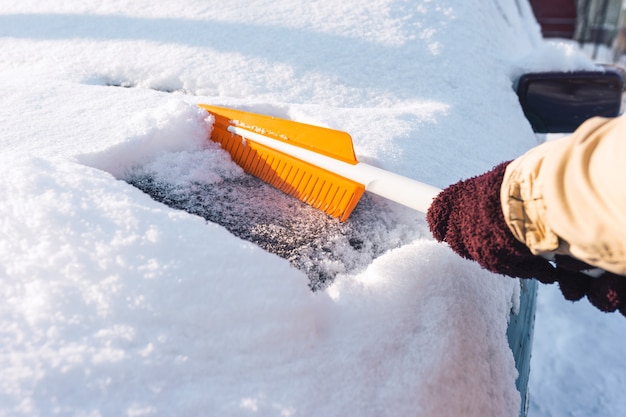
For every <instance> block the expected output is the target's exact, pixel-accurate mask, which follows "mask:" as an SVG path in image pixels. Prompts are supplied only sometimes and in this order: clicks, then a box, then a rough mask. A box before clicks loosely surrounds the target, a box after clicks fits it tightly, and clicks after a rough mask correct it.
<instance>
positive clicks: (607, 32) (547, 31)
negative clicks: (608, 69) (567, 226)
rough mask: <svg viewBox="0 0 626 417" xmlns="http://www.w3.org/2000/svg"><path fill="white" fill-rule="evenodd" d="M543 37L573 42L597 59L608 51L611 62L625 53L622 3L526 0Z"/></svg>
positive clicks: (624, 3) (625, 21) (625, 0)
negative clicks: (587, 48)
mask: <svg viewBox="0 0 626 417" xmlns="http://www.w3.org/2000/svg"><path fill="white" fill-rule="evenodd" d="M530 4H531V6H532V8H533V11H534V13H535V17H536V18H537V21H538V22H539V25H540V26H541V31H542V33H543V36H544V37H545V38H562V39H572V40H575V41H577V42H578V43H579V44H580V45H581V47H584V46H592V55H593V57H594V58H596V57H597V55H598V53H599V51H600V50H601V49H604V50H606V49H610V52H611V53H610V56H611V59H612V60H613V62H618V61H620V60H621V59H623V58H624V57H623V56H624V54H625V53H626V16H625V12H624V9H625V7H626V0H530Z"/></svg>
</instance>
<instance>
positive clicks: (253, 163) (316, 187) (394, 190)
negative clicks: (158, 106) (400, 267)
mask: <svg viewBox="0 0 626 417" xmlns="http://www.w3.org/2000/svg"><path fill="white" fill-rule="evenodd" d="M199 106H200V107H201V108H203V109H205V110H206V111H208V112H209V113H210V114H211V115H213V117H214V118H215V121H214V123H213V129H212V131H211V140H213V141H215V142H218V143H220V144H221V146H222V148H223V149H225V150H226V151H228V153H229V154H230V155H231V158H232V159H233V161H234V162H235V163H236V164H237V165H239V166H241V167H242V168H243V169H244V170H245V171H246V172H248V173H249V174H252V175H254V176H256V177H258V178H260V179H262V180H263V181H265V182H267V183H268V184H270V185H272V186H274V187H276V188H278V189H280V190H282V191H283V192H285V193H287V194H289V195H291V196H294V197H296V198H298V199H299V200H301V201H303V202H305V203H307V204H309V205H311V206H313V207H316V208H318V209H320V210H323V211H324V212H326V213H327V214H329V215H330V216H332V217H336V218H338V219H339V220H340V221H345V220H347V219H348V217H349V216H350V213H351V212H352V210H353V209H354V207H356V205H357V203H358V202H359V199H360V198H361V196H362V195H363V192H364V191H368V192H372V193H374V194H378V195H380V196H382V197H385V198H388V199H390V200H392V201H395V202H397V203H400V204H403V205H405V206H408V207H411V208H413V209H416V210H419V211H421V212H426V210H427V209H428V206H429V205H430V203H431V201H432V199H433V198H434V197H435V196H436V195H437V194H438V193H439V192H440V191H441V190H440V189H438V188H436V187H432V186H430V185H427V184H424V183H421V182H419V181H416V180H413V179H411V178H407V177H403V176H401V175H397V174H394V173H392V172H389V171H385V170H383V169H380V168H377V167H374V166H372V165H367V164H364V163H362V162H359V161H357V159H356V156H355V154H354V148H353V146H352V138H351V137H350V135H349V134H348V133H346V132H342V131H340V130H334V129H328V128H325V127H320V126H314V125H309V124H305V123H300V122H295V121H292V120H286V119H280V118H276V117H272V116H266V115H261V114H256V113H250V112H245V111H241V110H234V109H228V108H222V107H215V106H209V105H205V104H200V105H199Z"/></svg>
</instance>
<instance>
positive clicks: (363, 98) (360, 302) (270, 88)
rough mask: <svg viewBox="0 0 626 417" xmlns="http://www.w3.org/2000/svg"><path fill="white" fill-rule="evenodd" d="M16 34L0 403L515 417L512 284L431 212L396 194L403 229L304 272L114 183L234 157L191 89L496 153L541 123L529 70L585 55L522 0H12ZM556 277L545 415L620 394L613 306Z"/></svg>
mask: <svg viewBox="0 0 626 417" xmlns="http://www.w3.org/2000/svg"><path fill="white" fill-rule="evenodd" d="M0 50H2V54H0V126H2V128H1V131H0V132H1V134H0V146H1V148H2V153H1V155H0V171H1V172H0V192H1V193H2V196H3V203H2V204H0V297H1V302H0V369H2V378H0V415H2V416H49V415H68V416H69V415H72V416H76V415H85V416H87V415H89V416H119V415H128V416H141V415H156V416H166V415H178V416H187V415H189V416H192V415H193V416H198V415H207V416H248V415H260V416H324V417H332V416H360V417H367V416H406V415H419V416H459V415H463V416H516V415H518V410H519V407H520V398H519V393H518V392H517V391H516V389H515V378H516V375H517V372H516V370H515V365H514V361H513V356H512V354H511V351H510V349H509V347H508V344H507V340H506V335H505V332H506V327H507V318H508V315H509V312H510V310H511V309H512V308H513V309H514V308H515V307H516V306H517V303H518V293H519V285H518V283H517V281H515V280H512V279H507V278H503V277H500V276H496V275H492V274H489V273H487V272H485V271H483V270H481V269H480V268H479V267H478V266H477V265H475V264H474V263H471V262H467V261H465V260H462V259H460V258H459V257H458V256H456V255H454V254H453V253H452V252H451V251H450V250H449V249H448V248H447V247H446V246H445V245H441V244H438V243H435V242H434V241H433V240H432V238H430V237H429V236H428V233H427V231H426V230H427V229H426V227H425V224H424V220H423V215H422V214H420V213H416V212H410V211H409V212H407V211H403V210H402V209H401V208H399V207H396V206H392V205H390V206H389V207H390V211H394V212H396V213H397V216H398V217H401V218H404V219H409V220H407V225H408V226H407V227H406V229H407V230H406V232H405V235H406V236H409V237H408V238H407V237H406V236H405V237H403V238H402V239H398V241H399V244H398V245H396V246H398V247H395V248H394V249H390V250H388V251H386V252H385V253H384V254H382V255H381V256H379V257H377V258H376V259H373V260H372V259H370V258H367V257H365V258H358V259H361V261H360V262H361V264H360V265H358V266H357V267H354V268H351V269H350V270H348V271H345V272H341V273H339V274H338V275H337V276H336V277H335V280H334V283H333V284H332V285H330V286H329V287H328V288H326V289H325V290H324V291H317V292H311V291H310V289H309V287H308V279H307V277H306V276H305V274H304V273H303V272H301V271H298V270H296V269H295V268H293V267H291V266H290V265H289V263H288V261H287V260H285V259H282V258H280V257H278V256H275V255H272V254H270V253H267V252H265V251H263V250H262V249H260V248H259V247H257V246H255V245H254V244H252V243H250V242H247V241H244V240H241V239H239V238H236V237H235V236H233V235H232V234H230V233H229V232H228V231H227V230H226V229H224V228H222V227H221V226H218V225H217V224H214V223H211V222H207V221H205V220H203V219H202V218H200V217H198V216H195V215H192V214H189V213H187V212H184V211H180V210H176V209H174V208H170V207H167V206H165V205H163V204H161V203H158V202H156V201H154V200H152V199H151V198H150V197H148V196H147V195H146V194H144V193H143V192H141V191H139V190H138V189H136V188H134V187H133V186H131V185H130V184H128V183H127V182H125V181H123V180H124V179H126V177H127V176H128V175H129V174H130V173H132V172H136V170H141V172H149V173H150V175H152V177H153V178H156V179H158V180H162V181H167V182H168V183H170V184H173V185H174V186H176V187H180V188H181V189H182V190H185V189H190V188H193V187H194V186H195V185H197V184H205V185H206V184H209V185H213V186H219V185H220V184H222V182H224V181H228V180H232V179H236V178H241V177H242V176H243V175H244V174H243V173H242V171H241V169H239V168H238V167H237V166H236V165H234V164H232V163H231V162H230V160H229V158H228V155H227V154H226V153H225V152H223V151H222V150H220V149H219V148H218V147H217V146H215V145H214V144H212V143H207V141H206V136H207V132H208V130H209V129H210V128H211V123H212V121H211V119H210V118H207V114H206V113H204V112H203V111H200V110H199V109H198V108H197V107H196V106H195V104H197V103H208V104H213V105H218V106H228V107H236V108H240V109H244V110H249V111H255V112H258V113H264V114H271V115H274V116H280V117H285V118H290V119H293V120H297V121H301V122H307V123H314V124H319V125H323V126H327V127H331V128H337V129H341V130H345V131H348V132H350V134H351V135H352V136H353V139H354V145H355V150H356V153H357V156H358V157H359V159H360V160H362V161H364V162H368V163H370V164H372V165H377V166H380V167H382V168H385V169H388V170H391V171H393V172H397V173H399V174H402V175H406V176H409V177H412V178H415V179H417V180H419V181H423V182H426V183H429V184H432V185H434V186H437V187H444V186H446V185H448V184H450V183H452V182H455V181H457V180H458V179H460V178H462V177H468V176H472V175H475V174H478V173H481V172H484V171H486V170H488V169H490V168H491V167H492V166H494V165H495V164H497V163H499V162H501V161H503V160H507V159H511V158H514V157H515V156H517V155H519V154H520V153H522V152H523V151H525V150H527V149H528V148H530V147H532V146H534V145H535V144H536V143H537V138H536V137H535V135H534V134H533V133H532V131H531V129H530V127H529V125H528V123H527V122H526V120H525V119H524V116H523V114H522V112H521V110H520V108H519V105H518V103H517V98H516V96H515V94H514V92H513V89H512V85H513V82H514V78H515V76H516V74H519V73H520V72H521V71H528V70H533V69H545V68H551V69H554V68H559V69H574V68H580V67H581V66H586V65H590V63H589V62H588V61H585V60H584V59H582V58H580V57H579V56H578V55H577V54H575V53H574V52H572V51H571V50H568V49H567V48H564V47H559V46H554V45H552V46H546V44H545V43H544V42H543V41H542V40H541V39H540V35H539V29H538V27H537V24H536V22H535V21H534V19H533V17H532V14H531V11H530V7H529V6H528V4H527V3H526V2H524V1H513V0H496V1H494V2H484V1H478V0H467V1H464V2H458V1H452V0H439V1H436V2H435V1H430V0H418V1H414V2H407V1H398V0H374V1H367V2H363V1H358V0H345V1H341V2H337V1H335V0H318V1H300V0H273V1H267V0H230V1H228V2H221V3H219V4H218V3H217V2H205V1H200V0H183V1H179V2H154V1H146V0H139V1H134V2H126V1H116V0H109V1H99V2H95V1H78V0H70V1H64V2H45V3H42V2H40V1H36V0H20V1H11V0H0ZM546 51H547V52H546ZM123 87H127V88H123ZM239 204H241V205H242V206H244V205H245V206H254V204H255V202H254V201H241V202H240V203H239ZM234 210H236V207H235V208H234ZM245 221H246V219H245V218H242V222H245ZM328 222H332V220H330V219H329V220H328ZM394 233H395V232H393V231H392V232H391V233H390V235H392V236H391V237H389V236H386V235H385V234H384V233H382V234H381V236H380V237H379V241H375V242H373V243H374V244H378V243H384V242H385V239H389V240H392V239H397V238H398V237H397V236H396V235H397V233H396V234H394ZM339 250H342V249H341V248H339ZM319 257H320V260H319V262H321V263H323V262H325V260H324V254H323V253H320V254H319ZM555 290H556V289H555V288H552V287H545V288H542V289H541V292H540V298H539V307H538V313H537V331H536V336H535V349H534V359H533V368H532V371H531V398H532V403H531V407H532V408H531V411H532V414H531V415H545V416H552V415H563V414H566V413H569V414H571V415H587V416H590V415H603V416H604V415H616V413H617V410H620V409H622V408H623V407H624V404H623V399H622V396H621V393H618V391H617V390H618V388H617V387H619V386H622V383H623V382H624V379H623V377H622V376H621V375H620V371H621V370H623V369H625V367H626V364H625V363H624V361H625V359H623V358H624V357H625V356H624V355H623V354H620V353H623V349H624V348H623V347H621V345H620V343H619V334H620V330H621V331H622V332H623V330H624V323H623V319H622V318H621V317H618V316H615V315H613V316H609V315H603V314H601V313H598V312H596V311H595V310H592V309H591V308H590V307H589V306H588V303H586V302H580V303H576V304H574V305H572V306H569V305H568V303H565V302H563V301H560V299H559V296H558V294H556V293H555ZM556 291H558V290H556ZM620 320H621V321H620ZM598 335H600V337H601V339H602V340H601V342H602V343H598V344H596V341H597V340H598ZM555 343H556V344H555ZM582 363H584V364H585V366H584V367H581V364H582ZM594 375H596V377H595V379H591V378H594ZM548 387H549V389H548ZM559 388H562V390H560V389H559ZM583 392H584V394H585V395H582V394H581V393H583ZM574 395H575V396H576V399H577V401H576V402H572V401H571V398H572V397H573V396H574ZM577 413H579V414H577Z"/></svg>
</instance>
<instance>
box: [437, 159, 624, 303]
mask: <svg viewBox="0 0 626 417" xmlns="http://www.w3.org/2000/svg"><path fill="white" fill-rule="evenodd" d="M508 163H509V162H504V163H502V164H500V165H498V166H496V167H495V168H493V169H492V170H491V171H488V172H486V173H484V174H482V175H479V176H476V177H473V178H470V179H467V180H462V181H459V182H458V183H456V184H453V185H451V186H449V187H447V188H446V189H444V190H443V191H442V192H441V193H440V194H439V195H438V196H437V197H436V198H435V199H434V200H433V203H432V204H431V206H430V208H429V210H428V212H427V213H426V220H427V222H428V225H429V227H430V230H431V232H432V234H433V236H434V237H435V239H437V240H438V241H440V242H442V241H443V242H446V243H447V244H448V245H449V246H450V248H452V250H453V251H455V252H456V253H457V254H459V255H460V256H462V257H464V258H466V259H471V260H473V261H476V262H477V263H478V264H479V265H480V266H482V267H483V268H485V269H487V270H489V271H491V272H495V273H499V274H503V275H508V276H511V277H518V278H535V279H537V280H539V281H540V282H542V283H546V284H549V283H554V282H558V283H559V288H560V289H561V292H562V293H563V296H564V297H565V298H566V299H568V300H571V301H575V300H579V299H580V298H582V297H583V296H585V295H586V296H587V298H589V301H591V303H592V304H593V305H594V306H596V307H597V308H598V309H600V310H602V311H615V310H616V309H619V310H620V312H621V313H622V314H624V315H626V305H624V304H626V277H621V276H618V275H615V274H610V273H608V272H607V273H605V274H604V275H602V276H601V277H600V278H592V277H590V276H588V275H586V274H584V273H582V272H581V271H582V270H584V269H590V268H592V267H590V266H589V265H587V264H585V263H584V262H580V261H577V260H574V259H573V258H570V257H568V256H557V257H555V259H554V260H553V261H549V260H547V259H545V258H544V257H542V256H537V255H533V254H532V252H531V251H530V249H528V247H527V246H526V245H525V244H523V243H522V242H520V241H519V240H517V239H516V238H515V237H514V236H513V234H512V233H511V231H510V230H509V228H508V226H507V224H506V222H505V220H504V215H503V214H502V208H501V205H500V187H501V185H502V179H503V177H504V171H505V170H506V167H507V165H508ZM622 300H623V301H622Z"/></svg>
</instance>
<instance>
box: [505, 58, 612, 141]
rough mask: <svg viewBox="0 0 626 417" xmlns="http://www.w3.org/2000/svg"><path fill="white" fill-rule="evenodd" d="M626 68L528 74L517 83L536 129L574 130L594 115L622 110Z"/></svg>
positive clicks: (523, 107) (525, 108) (560, 131)
mask: <svg viewBox="0 0 626 417" xmlns="http://www.w3.org/2000/svg"><path fill="white" fill-rule="evenodd" d="M623 93H624V72H623V71H621V70H619V69H617V68H613V67H606V69H605V70H604V71H574V72H539V73H529V74H524V75H522V76H521V77H520V79H519V81H518V85H517V96H518V97H519V101H520V104H521V106H522V110H523V111H524V114H525V115H526V118H527V119H528V121H529V122H530V124H531V126H532V128H533V130H534V131H535V132H536V133H570V132H573V131H574V130H576V128H577V127H578V126H580V124H582V123H583V122H584V121H585V120H587V119H589V118H591V117H594V116H604V117H616V116H619V114H620V113H621V110H622V109H621V107H622V94H623Z"/></svg>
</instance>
